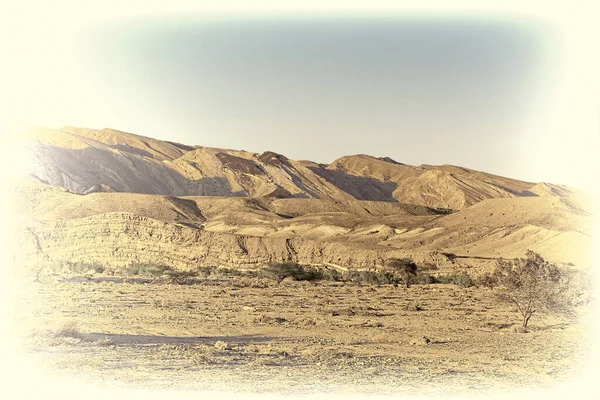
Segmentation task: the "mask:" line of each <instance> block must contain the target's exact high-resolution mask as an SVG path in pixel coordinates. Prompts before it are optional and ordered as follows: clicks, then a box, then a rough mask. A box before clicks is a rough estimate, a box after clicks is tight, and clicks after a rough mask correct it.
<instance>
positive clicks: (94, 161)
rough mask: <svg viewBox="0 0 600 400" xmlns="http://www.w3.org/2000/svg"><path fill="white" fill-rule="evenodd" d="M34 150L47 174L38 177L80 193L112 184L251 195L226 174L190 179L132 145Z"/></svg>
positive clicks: (175, 192)
mask: <svg viewBox="0 0 600 400" xmlns="http://www.w3.org/2000/svg"><path fill="white" fill-rule="evenodd" d="M32 150H33V155H34V160H35V162H34V163H36V164H38V165H36V167H37V168H36V170H43V171H45V172H46V175H47V176H44V177H41V176H40V177H38V179H40V180H43V181H46V182H48V183H49V184H51V185H55V186H62V187H65V188H67V189H69V190H71V191H72V192H75V193H79V194H82V193H84V192H86V191H89V190H88V189H90V188H93V187H94V186H98V187H100V186H99V185H108V186H110V187H111V188H112V189H114V190H115V191H117V192H128V193H141V194H161V195H170V196H230V197H239V196H247V193H246V192H245V191H243V190H242V191H234V190H233V189H232V188H231V186H230V184H229V182H228V181H227V179H226V178H224V177H205V178H200V179H197V180H190V179H187V178H186V177H185V176H183V175H182V174H180V173H179V172H177V171H175V170H173V169H171V168H169V167H167V166H166V165H164V164H163V163H162V162H153V161H149V160H148V158H151V157H152V155H150V153H146V152H145V151H144V150H139V149H132V148H130V147H129V146H121V150H123V151H124V152H123V153H113V152H112V151H109V150H106V149H99V148H95V147H88V148H85V149H67V148H61V147H55V146H51V145H46V144H37V145H35V146H34V147H33V148H32ZM99 166H102V168H99ZM66 177H68V178H66ZM140 177H144V179H140ZM93 192H94V190H92V191H89V193H93ZM190 207H191V208H193V207H192V206H191V203H190V204H188V207H187V208H190Z"/></svg>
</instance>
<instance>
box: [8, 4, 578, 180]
mask: <svg viewBox="0 0 600 400" xmlns="http://www.w3.org/2000/svg"><path fill="white" fill-rule="evenodd" d="M559 39H560V38H559V37H558V38H557V35H556V33H555V32H554V31H553V30H552V28H551V27H549V26H546V25H544V24H539V23H536V22H534V21H532V20H525V19H523V20H516V19H502V18H490V17H486V18H467V17H462V18H456V17H453V18H450V17H443V16H437V17H431V16H430V17H427V16H423V17H415V16H393V15H392V16H387V17H376V16H369V17H360V16H352V17H342V16H337V17H335V16H321V17H315V16H312V17H299V16H296V17H289V16H288V17H284V16H279V17H260V16H249V15H247V16H237V17H233V16H221V17H218V16H217V17H215V16H213V17H210V18H209V17H203V18H201V17H199V16H194V15H187V16H162V17H155V18H128V19H119V20H115V21H113V22H110V23H103V24H96V25H90V26H86V27H85V29H81V30H79V31H78V33H77V35H76V36H72V37H69V38H68V40H65V41H64V42H61V45H60V46H58V47H57V48H60V51H57V52H56V53H55V54H61V55H62V57H58V58H57V57H54V58H52V54H47V57H43V58H42V61H43V62H44V68H43V69H42V68H40V67H39V65H29V66H28V67H26V68H29V69H28V70H27V69H26V71H29V72H30V75H29V77H30V78H29V91H27V90H25V91H24V94H22V99H17V100H18V101H19V100H20V101H22V102H23V103H24V104H26V107H25V108H28V109H30V110H37V111H36V112H37V114H38V115H42V116H41V117H39V118H37V119H35V121H42V123H44V122H43V121H49V124H51V125H55V126H59V125H75V126H85V127H91V128H103V127H111V128H115V129H120V130H124V131H129V132H133V133H138V134H141V135H146V136H151V137H156V138H159V139H165V140H171V141H176V142H182V143H186V144H196V145H204V146H213V147H225V148H233V149H244V150H248V151H256V152H262V151H265V150H273V151H276V152H279V153H283V154H285V155H286V156H288V157H290V158H293V159H310V160H313V161H317V162H323V163H329V162H331V161H333V160H334V159H335V158H338V157H340V156H343V155H349V154H357V153H364V154H370V155H374V156H389V157H392V158H394V159H396V160H397V161H400V162H403V163H408V164H414V165H419V164H422V163H427V164H445V163H448V164H455V165H461V166H465V167H469V168H474V169H479V170H483V171H487V172H491V173H496V174H500V175H506V176H511V177H515V178H519V179H524V180H532V181H542V180H544V181H550V182H555V183H566V184H577V182H576V181H575V180H569V176H568V175H566V174H564V173H563V174H562V175H561V174H558V173H556V172H552V171H551V169H549V168H548V167H546V166H545V165H546V164H547V165H548V166H549V165H550V162H551V159H550V158H545V157H546V156H548V155H549V154H548V151H549V150H551V151H556V150H557V149H561V151H563V152H566V153H565V154H567V153H568V154H567V156H566V158H568V159H569V160H577V155H576V152H577V150H578V147H577V146H573V145H571V144H569V143H562V142H564V141H565V140H564V136H563V137H562V139H561V136H560V135H556V132H554V134H553V135H552V136H550V135H548V134H546V132H545V131H544V129H545V125H544V120H545V117H546V116H547V115H549V114H550V113H552V112H554V111H553V110H555V108H556V99H557V96H559V93H558V92H557V87H556V85H555V83H556V82H559V81H560V74H561V69H560V66H561V57H564V48H563V47H561V42H560V40H559ZM40 42H43V38H40V39H39V41H38V42H36V43H37V45H38V46H40V47H42V46H41V45H40ZM54 44H56V43H54ZM55 47H56V46H55ZM67 55H68V56H67ZM39 110H43V111H39ZM44 113H45V115H46V117H44V115H43V114H44ZM36 117H37V115H36ZM44 124H45V123H44ZM46 125H47V124H46ZM542 142H546V144H545V145H542V144H541V143H542ZM567 142H568V141H567ZM536 149H537V150H536ZM553 156H555V154H554V155H553ZM532 165H536V166H537V167H532Z"/></svg>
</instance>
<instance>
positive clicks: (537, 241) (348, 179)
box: [6, 128, 593, 269]
mask: <svg viewBox="0 0 600 400" xmlns="http://www.w3.org/2000/svg"><path fill="white" fill-rule="evenodd" d="M25 139H26V140H25V142H24V146H26V148H27V149H29V150H30V151H31V154H32V159H33V160H34V162H33V165H32V176H31V177H30V178H29V179H27V180H24V181H21V182H20V183H19V184H18V186H17V187H16V190H15V192H14V196H13V201H14V204H13V208H14V211H15V213H14V215H13V219H12V220H11V221H7V224H6V226H9V227H10V229H11V231H10V232H11V235H9V236H10V237H11V239H13V240H14V243H13V244H14V247H13V248H14V249H16V250H15V260H18V261H19V263H24V264H36V265H39V264H40V263H48V262H57V261H58V262H60V261H98V262H101V263H104V264H107V265H113V266H118V265H126V264H129V263H132V262H149V263H160V264H167V265H171V266H174V267H178V268H186V269H189V268H195V267H197V266H200V265H213V266H227V267H244V268H253V267H257V266H261V265H264V264H266V263H270V262H278V261H295V262H300V263H305V264H316V265H328V266H332V267H336V268H376V267H379V266H381V265H383V262H384V261H385V260H386V259H387V258H390V257H403V256H410V257H413V258H414V259H415V260H417V261H418V262H421V263H425V262H434V263H435V264H437V265H438V266H440V267H448V268H454V267H456V265H458V264H460V265H461V266H462V267H473V266H476V265H479V264H481V263H482V262H489V261H490V260H492V261H493V260H494V259H496V258H498V257H519V256H523V255H524V254H525V251H526V250H527V249H532V250H534V251H537V252H539V253H541V254H542V256H544V257H545V258H547V259H549V260H552V261H557V262H561V263H573V264H576V265H578V266H586V265H589V264H590V257H589V255H590V249H591V237H592V233H593V232H592V228H591V209H590V207H589V205H588V204H586V202H585V201H584V200H582V199H581V197H582V196H581V194H580V193H578V192H576V191H574V190H572V189H570V188H567V187H564V186H560V185H553V184H547V183H539V184H534V183H529V182H523V181H518V180H514V179H510V178H504V177H500V176H495V175H491V174H486V173H483V172H479V171H473V170H469V169H466V168H461V167H455V166H447V165H445V166H430V165H421V166H409V165H404V164H401V163H398V162H396V161H394V160H392V159H389V158H375V157H370V156H365V155H356V156H348V157H342V158H340V159H338V160H336V161H334V162H333V163H332V164H330V165H320V164H316V163H313V162H310V161H293V160H289V159H287V158H286V157H285V156H282V155H279V154H276V153H272V152H265V153H262V154H255V153H249V152H245V151H235V150H225V149H215V148H206V147H200V146H193V147H192V146H186V145H180V144H175V143H170V142H164V141H159V140H155V139H150V138H145V137H142V136H137V135H133V134H127V133H122V132H118V131H114V130H109V129H104V130H100V131H98V130H91V129H80V128H64V129H62V130H60V131H55V130H48V129H33V130H30V131H29V132H28V133H27V135H26V138H25ZM444 253H448V254H455V255H456V257H454V256H450V257H449V256H447V255H444ZM486 260H487V261H486Z"/></svg>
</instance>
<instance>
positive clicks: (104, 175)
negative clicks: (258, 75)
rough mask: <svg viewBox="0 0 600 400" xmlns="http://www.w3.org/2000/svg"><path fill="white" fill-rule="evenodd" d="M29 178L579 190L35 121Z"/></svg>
mask: <svg viewBox="0 0 600 400" xmlns="http://www.w3.org/2000/svg"><path fill="white" fill-rule="evenodd" d="M25 136H26V138H27V139H28V141H27V147H28V148H29V149H30V150H31V152H32V153H33V159H34V163H33V164H34V165H33V166H32V172H33V175H34V176H36V177H38V178H39V179H40V180H42V181H44V182H47V183H49V184H51V185H55V186H62V187H65V188H67V189H69V190H71V191H73V192H75V193H92V192H99V191H103V192H105V191H116V192H127V193H145V194H162V195H166V196H231V197H238V196H239V197H275V198H312V199H326V200H338V201H346V200H353V199H355V200H371V201H386V202H399V203H405V204H415V205H422V206H427V207H432V208H443V209H452V210H461V209H463V208H466V207H468V206H470V205H472V204H475V203H477V202H479V201H482V200H485V199H490V198H503V197H528V196H557V197H573V196H576V195H577V193H576V191H575V190H573V189H570V188H568V187H566V186H560V185H552V184H545V183H540V184H536V183H531V182H524V181H518V180H515V179H510V178H504V177H500V176H496V175H492V174H487V173H484V172H480V171H474V170H470V169H466V168H462V167H456V166H449V165H442V166H431V165H421V166H410V165H405V164H402V163H399V162H397V161H394V160H393V159H391V158H389V157H382V158H376V157H371V156H367V155H354V156H346V157H342V158H340V159H338V160H335V161H334V162H332V163H331V164H329V165H323V164H317V163H313V162H310V161H294V160H290V159H288V158H287V157H285V156H283V155H281V154H277V153H273V152H270V151H265V152H264V153H261V154H257V153H250V152H246V151H236V150H228V149H217V148H209V147H201V146H187V145H182V144H176V143H171V142H165V141H160V140H156V139H151V138H146V137H143V136H137V135H133V134H130V133H124V132H119V131H115V130H112V129H102V130H93V129H83V128H72V127H66V128H63V129H61V130H49V129H40V128H35V129H31V130H30V131H29V132H28V133H27V134H26V135H25Z"/></svg>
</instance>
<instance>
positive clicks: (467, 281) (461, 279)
mask: <svg viewBox="0 0 600 400" xmlns="http://www.w3.org/2000/svg"><path fill="white" fill-rule="evenodd" d="M434 283H445V284H451V285H458V286H462V287H465V288H467V287H471V286H473V285H474V283H473V279H471V277H470V276H469V274H467V273H466V272H464V271H463V272H461V273H460V274H454V275H440V276H437V277H435V282H434Z"/></svg>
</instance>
